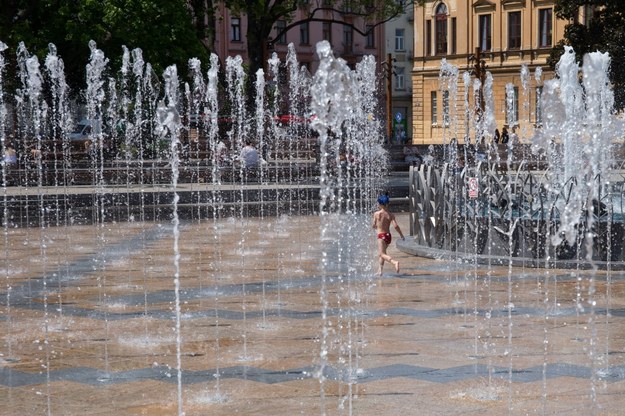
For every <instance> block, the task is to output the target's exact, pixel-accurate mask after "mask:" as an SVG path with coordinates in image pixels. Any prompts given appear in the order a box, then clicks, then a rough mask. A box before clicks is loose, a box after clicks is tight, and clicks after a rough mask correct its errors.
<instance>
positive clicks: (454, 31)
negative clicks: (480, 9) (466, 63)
mask: <svg viewBox="0 0 625 416" xmlns="http://www.w3.org/2000/svg"><path fill="white" fill-rule="evenodd" d="M457 34H458V25H457V22H456V18H455V17H452V18H451V53H452V55H455V54H456V53H458V42H457V41H456V36H457Z"/></svg>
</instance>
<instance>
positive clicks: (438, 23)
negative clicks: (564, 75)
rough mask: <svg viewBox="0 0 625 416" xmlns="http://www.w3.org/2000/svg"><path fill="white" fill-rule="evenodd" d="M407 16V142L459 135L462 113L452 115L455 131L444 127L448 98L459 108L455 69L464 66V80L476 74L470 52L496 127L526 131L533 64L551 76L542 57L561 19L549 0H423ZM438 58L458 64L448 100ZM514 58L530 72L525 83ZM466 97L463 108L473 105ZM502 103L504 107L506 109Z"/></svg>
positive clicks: (535, 97) (532, 110) (534, 103)
mask: <svg viewBox="0 0 625 416" xmlns="http://www.w3.org/2000/svg"><path fill="white" fill-rule="evenodd" d="M414 16H415V19H414V27H415V34H416V36H415V40H414V55H415V59H414V66H413V71H412V86H413V94H412V99H413V101H412V114H413V129H412V141H413V143H415V144H439V143H446V142H448V141H449V140H451V139H452V138H455V137H457V138H458V140H459V142H460V143H463V142H464V140H463V138H464V137H465V136H466V131H467V130H466V123H465V122H464V115H463V114H460V115H459V117H460V122H459V123H458V125H457V126H456V127H457V129H456V131H454V130H453V129H450V128H446V127H452V126H451V124H453V123H452V119H450V115H451V114H452V113H453V111H454V108H453V107H454V103H456V104H457V106H456V107H457V108H458V109H460V108H461V106H462V105H463V102H464V97H465V95H464V94H465V88H464V83H463V73H464V72H466V71H471V77H472V78H471V79H472V80H474V79H475V77H476V75H477V76H479V75H480V74H479V73H477V74H476V71H475V66H476V57H477V60H483V65H482V66H483V67H485V69H486V70H487V71H490V72H491V73H492V75H493V94H494V103H493V104H494V114H495V118H496V123H497V127H498V128H499V130H501V129H502V127H503V126H504V125H505V124H508V125H510V126H517V127H518V128H519V131H518V133H520V134H519V135H520V136H521V140H523V138H524V137H528V136H529V135H531V132H532V131H533V128H534V127H535V126H536V125H540V123H541V109H540V93H541V88H542V87H541V83H540V82H537V81H536V78H535V73H536V70H537V68H541V69H542V71H543V76H542V79H548V78H551V77H552V75H553V73H552V71H551V70H550V69H549V66H548V65H547V58H548V57H549V54H550V52H551V49H552V47H553V46H554V44H555V43H557V42H558V41H559V40H560V39H561V38H562V37H563V34H564V27H565V25H566V24H567V21H563V20H558V19H557V18H556V16H555V12H554V1H552V0H467V1H461V0H444V1H441V0H429V1H426V3H425V5H424V6H417V5H415V11H414ZM443 59H446V60H447V62H449V63H451V64H453V65H455V66H457V67H458V68H459V69H460V75H459V83H458V90H457V95H456V99H455V100H454V99H453V97H450V95H449V92H448V91H445V88H441V85H440V82H439V72H440V68H441V61H442V60H443ZM522 65H527V68H528V70H529V73H530V76H529V77H528V79H529V85H525V87H524V85H522V79H521V67H522ZM508 84H510V86H509V91H510V94H509V96H513V99H512V100H509V101H510V105H509V106H507V105H506V86H507V85H508ZM468 96H469V100H470V103H471V104H470V105H471V108H475V107H476V106H475V102H474V101H475V100H474V99H473V93H472V91H468ZM507 108H512V110H511V111H509V112H507V111H506V109H507ZM460 111H461V112H462V111H463V110H460ZM469 134H470V135H471V134H474V132H470V133H469ZM488 139H489V138H487V140H488ZM472 140H474V138H472Z"/></svg>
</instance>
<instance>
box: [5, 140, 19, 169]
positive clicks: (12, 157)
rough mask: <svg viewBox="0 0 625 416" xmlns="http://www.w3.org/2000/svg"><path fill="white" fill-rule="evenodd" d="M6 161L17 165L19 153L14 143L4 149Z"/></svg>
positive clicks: (10, 164) (8, 163)
mask: <svg viewBox="0 0 625 416" xmlns="http://www.w3.org/2000/svg"><path fill="white" fill-rule="evenodd" d="M4 163H5V164H6V165H7V166H15V165H17V154H16V152H15V148H14V147H13V145H12V144H9V145H7V147H6V149H5V150H4Z"/></svg>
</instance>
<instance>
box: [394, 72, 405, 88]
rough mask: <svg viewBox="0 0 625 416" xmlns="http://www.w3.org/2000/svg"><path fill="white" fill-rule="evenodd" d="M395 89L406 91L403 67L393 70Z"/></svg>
mask: <svg viewBox="0 0 625 416" xmlns="http://www.w3.org/2000/svg"><path fill="white" fill-rule="evenodd" d="M395 89H396V90H404V89H406V84H405V77H404V68H403V67H397V68H395Z"/></svg>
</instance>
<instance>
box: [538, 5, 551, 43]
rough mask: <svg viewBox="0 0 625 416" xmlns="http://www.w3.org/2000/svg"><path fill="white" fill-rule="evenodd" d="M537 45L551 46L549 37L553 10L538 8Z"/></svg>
mask: <svg viewBox="0 0 625 416" xmlns="http://www.w3.org/2000/svg"><path fill="white" fill-rule="evenodd" d="M538 19H539V22H538V47H539V48H548V47H551V37H552V29H553V10H552V9H540V10H539V11H538Z"/></svg>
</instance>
